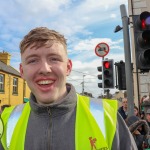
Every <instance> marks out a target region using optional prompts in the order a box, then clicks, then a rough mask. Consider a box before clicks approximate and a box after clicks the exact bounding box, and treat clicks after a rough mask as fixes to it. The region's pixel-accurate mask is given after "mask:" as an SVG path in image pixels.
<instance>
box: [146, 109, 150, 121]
mask: <svg viewBox="0 0 150 150" xmlns="http://www.w3.org/2000/svg"><path fill="white" fill-rule="evenodd" d="M145 119H146V120H147V122H150V108H149V109H147V111H146V113H145Z"/></svg>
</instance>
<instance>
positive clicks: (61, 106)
mask: <svg viewBox="0 0 150 150" xmlns="http://www.w3.org/2000/svg"><path fill="white" fill-rule="evenodd" d="M66 87H67V91H68V94H67V95H66V96H65V97H64V98H63V99H61V100H60V101H58V102H53V103H51V104H50V105H49V106H43V105H41V104H38V103H37V102H36V98H35V96H34V95H33V94H32V93H31V95H30V106H31V111H33V112H34V113H36V114H38V115H47V114H49V112H48V111H50V114H51V116H58V115H60V114H64V113H67V112H68V111H71V110H72V109H74V108H75V106H76V102H77V95H76V91H75V88H74V87H73V85H71V84H66Z"/></svg>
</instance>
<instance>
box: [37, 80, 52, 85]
mask: <svg viewBox="0 0 150 150" xmlns="http://www.w3.org/2000/svg"><path fill="white" fill-rule="evenodd" d="M53 82H54V81H52V80H43V81H39V82H38V84H50V83H53Z"/></svg>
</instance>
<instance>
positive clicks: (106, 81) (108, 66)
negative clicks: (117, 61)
mask: <svg viewBox="0 0 150 150" xmlns="http://www.w3.org/2000/svg"><path fill="white" fill-rule="evenodd" d="M102 68H103V88H104V89H109V88H114V61H113V59H109V60H103V61H102Z"/></svg>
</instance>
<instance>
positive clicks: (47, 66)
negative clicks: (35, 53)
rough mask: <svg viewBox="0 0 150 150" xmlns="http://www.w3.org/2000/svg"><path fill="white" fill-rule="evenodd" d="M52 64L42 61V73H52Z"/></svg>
mask: <svg viewBox="0 0 150 150" xmlns="http://www.w3.org/2000/svg"><path fill="white" fill-rule="evenodd" d="M51 67H52V66H51V65H50V64H48V63H47V62H42V63H41V66H40V73H43V74H45V73H46V74H47V73H50V72H51Z"/></svg>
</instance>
